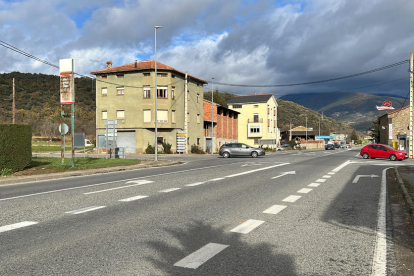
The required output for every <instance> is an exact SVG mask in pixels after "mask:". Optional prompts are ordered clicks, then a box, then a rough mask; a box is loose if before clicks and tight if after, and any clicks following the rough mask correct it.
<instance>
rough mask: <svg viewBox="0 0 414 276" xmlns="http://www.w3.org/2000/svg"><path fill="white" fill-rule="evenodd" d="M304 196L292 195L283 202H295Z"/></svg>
mask: <svg viewBox="0 0 414 276" xmlns="http://www.w3.org/2000/svg"><path fill="white" fill-rule="evenodd" d="M301 197H302V196H297V195H291V196H288V197H287V198H285V199H284V200H282V201H285V202H295V201H296V200H298V199H299V198H301Z"/></svg>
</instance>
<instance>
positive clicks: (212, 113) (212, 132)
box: [211, 78, 214, 154]
mask: <svg viewBox="0 0 414 276" xmlns="http://www.w3.org/2000/svg"><path fill="white" fill-rule="evenodd" d="M213 81H214V78H211V154H213V148H214V143H213V140H214V102H213V99H214V91H213Z"/></svg>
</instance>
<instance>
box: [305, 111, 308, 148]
mask: <svg viewBox="0 0 414 276" xmlns="http://www.w3.org/2000/svg"><path fill="white" fill-rule="evenodd" d="M305 138H306V150H308V115H306V137H305Z"/></svg>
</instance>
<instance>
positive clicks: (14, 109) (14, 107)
mask: <svg viewBox="0 0 414 276" xmlns="http://www.w3.org/2000/svg"><path fill="white" fill-rule="evenodd" d="M15 93H16V92H15V88H14V78H13V124H15V123H16V97H15Z"/></svg>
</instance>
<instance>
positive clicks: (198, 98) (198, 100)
mask: <svg viewBox="0 0 414 276" xmlns="http://www.w3.org/2000/svg"><path fill="white" fill-rule="evenodd" d="M199 102H200V94H198V93H197V103H199Z"/></svg>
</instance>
